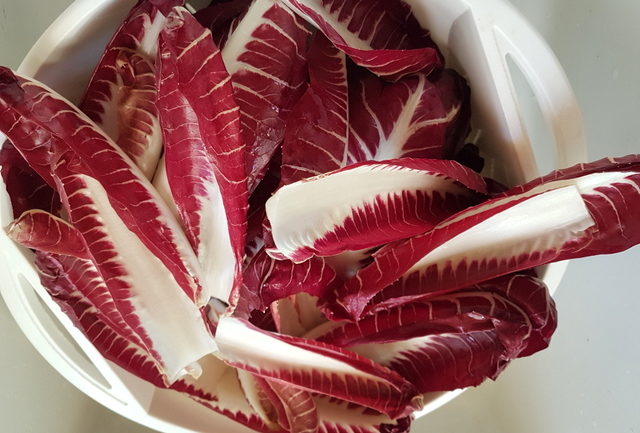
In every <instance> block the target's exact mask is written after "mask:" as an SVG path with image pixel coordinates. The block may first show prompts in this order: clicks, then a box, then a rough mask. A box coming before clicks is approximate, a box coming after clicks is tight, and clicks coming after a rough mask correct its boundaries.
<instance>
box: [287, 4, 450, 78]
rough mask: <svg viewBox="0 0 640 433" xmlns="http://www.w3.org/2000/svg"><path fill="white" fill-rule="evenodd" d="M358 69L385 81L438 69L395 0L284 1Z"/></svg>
mask: <svg viewBox="0 0 640 433" xmlns="http://www.w3.org/2000/svg"><path fill="white" fill-rule="evenodd" d="M283 1H284V3H286V4H287V5H288V6H289V7H290V8H292V9H293V10H294V11H296V13H297V14H299V15H300V16H302V17H303V18H304V19H306V20H307V21H309V22H310V23H311V24H313V25H314V26H316V27H317V28H318V29H319V30H320V31H322V32H323V33H324V34H325V36H327V37H328V38H329V40H331V42H332V43H333V44H334V45H335V46H336V47H337V48H339V49H340V50H342V51H344V52H345V53H346V54H348V55H349V57H351V59H353V61H354V62H356V63H357V64H358V65H360V66H363V67H366V68H368V69H369V70H371V71H372V72H373V73H375V74H376V75H379V76H381V77H384V78H386V79H389V80H397V79H399V78H402V77H403V76H406V75H410V74H413V73H416V72H420V71H424V72H427V73H428V72H431V71H433V70H434V69H437V68H440V67H441V66H442V58H441V56H440V53H439V51H438V49H437V47H436V46H435V44H434V43H433V41H431V39H430V38H429V35H428V32H427V31H426V30H422V29H421V28H420V26H419V24H418V23H417V21H416V19H415V18H414V16H413V14H412V13H411V8H410V7H409V6H408V5H407V4H406V3H404V2H403V1H400V0H368V1H363V0H283Z"/></svg>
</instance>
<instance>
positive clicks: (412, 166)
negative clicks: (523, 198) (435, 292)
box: [266, 158, 487, 262]
mask: <svg viewBox="0 0 640 433" xmlns="http://www.w3.org/2000/svg"><path fill="white" fill-rule="evenodd" d="M486 192H487V191H486V184H485V182H484V180H483V179H482V177H481V176H480V175H478V174H477V173H475V172H473V171H472V170H470V169H467V168H466V167H463V166H462V165H460V164H458V163H457V162H454V161H443V160H428V159H409V158H405V159H397V160H389V161H383V162H364V163H359V164H353V165H350V166H348V167H346V168H344V169H340V170H336V171H333V172H331V173H328V174H325V175H320V176H317V177H313V178H309V179H305V180H303V181H299V182H296V183H293V184H290V185H286V186H284V187H282V188H280V189H279V190H278V191H276V193H275V194H274V195H273V196H272V197H271V198H270V199H269V200H268V201H267V205H266V210H267V216H268V218H269V221H270V223H271V228H272V234H273V240H274V242H275V246H276V248H277V250H270V254H272V255H274V256H275V257H285V258H288V259H290V260H293V261H295V262H302V261H304V260H307V259H309V258H310V257H312V256H313V255H319V256H331V255H335V254H339V253H342V252H344V251H348V250H360V249H365V248H372V247H375V246H379V245H382V244H385V243H387V242H391V241H395V240H398V239H403V238H407V237H410V236H413V235H416V234H419V233H423V232H426V231H427V230H429V229H431V228H433V227H434V226H435V225H436V224H437V223H438V222H440V221H442V220H443V219H445V218H446V217H448V216H450V215H453V214H454V213H456V212H458V211H460V210H462V209H464V208H466V207H468V206H470V205H473V204H476V203H478V202H479V201H481V199H482V194H484V193H486ZM309 197H313V200H309Z"/></svg>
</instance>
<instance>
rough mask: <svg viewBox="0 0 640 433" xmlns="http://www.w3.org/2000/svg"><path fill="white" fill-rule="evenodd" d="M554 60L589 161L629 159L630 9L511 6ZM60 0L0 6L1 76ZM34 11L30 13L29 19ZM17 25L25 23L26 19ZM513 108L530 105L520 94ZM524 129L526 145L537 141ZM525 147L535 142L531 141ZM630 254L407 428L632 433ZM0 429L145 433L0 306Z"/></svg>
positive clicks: (635, 424)
mask: <svg viewBox="0 0 640 433" xmlns="http://www.w3.org/2000/svg"><path fill="white" fill-rule="evenodd" d="M512 2H513V3H514V4H515V5H516V6H517V7H518V8H519V9H520V10H521V11H522V12H523V13H524V14H525V15H526V16H527V17H528V18H529V19H530V20H531V22H532V23H533V24H534V25H535V26H536V27H537V28H538V29H539V31H540V32H541V33H542V34H543V36H544V37H545V38H546V39H547V40H548V41H549V43H550V45H551V46H552V48H553V49H554V51H555V52H556V54H557V55H558V57H559V58H560V61H561V63H562V64H563V65H564V67H565V70H566V71H567V74H568V76H569V79H570V80H571V82H572V84H573V86H574V90H575V92H576V94H577V96H578V99H579V100H580V102H581V104H582V107H583V114H584V118H585V122H586V125H587V137H588V141H589V156H590V159H598V158H601V157H604V156H609V155H611V156H613V155H624V154H628V153H634V152H635V153H639V152H640V143H639V140H638V138H639V137H640V133H639V127H640V44H639V43H638V41H640V26H638V24H637V22H638V18H640V2H638V1H637V0H611V1H605V0H537V1H532V0H512ZM69 3H70V1H69V0H48V1H46V2H39V1H37V0H0V64H4V65H8V66H14V67H15V66H17V64H18V63H19V61H20V59H21V57H22V56H23V55H24V54H25V53H26V51H27V49H28V48H29V47H30V46H31V44H33V42H34V41H35V40H36V39H37V37H38V36H39V34H40V33H41V32H42V30H44V28H45V27H46V26H47V25H48V23H49V22H50V21H51V20H53V18H54V17H55V16H57V14H58V13H59V11H60V10H61V9H62V8H64V7H65V5H66V4H69ZM36 11H37V13H36ZM25 17H26V19H25ZM523 95H524V96H523V99H522V102H523V105H527V106H528V105H529V104H528V99H527V97H526V92H524V93H523ZM537 125H538V122H536V119H535V118H534V120H533V122H532V127H531V130H532V131H533V136H534V137H538V138H541V137H544V133H542V132H539V131H538V127H537ZM534 143H535V141H534ZM636 266H640V248H638V247H636V248H634V249H632V250H630V251H628V252H626V253H623V254H619V255H616V256H606V257H596V258H590V259H582V260H580V261H574V262H572V263H571V264H570V265H569V268H568V271H567V274H566V276H565V278H564V280H563V282H562V284H561V285H560V289H559V291H558V293H557V295H556V301H557V305H558V311H559V328H558V331H557V332H556V335H555V336H554V339H553V341H552V344H551V347H550V348H549V349H548V350H546V351H544V352H542V353H540V354H537V355H535V356H533V357H531V358H528V359H521V360H517V361H515V362H513V364H512V365H511V366H510V367H509V368H508V369H507V370H506V372H505V373H504V374H503V375H502V376H501V377H500V378H499V379H498V381H497V382H495V383H493V382H491V383H485V384H484V385H482V386H481V387H480V388H477V389H473V390H469V391H467V392H465V393H464V394H463V395H462V396H461V397H459V398H458V399H456V400H455V401H453V402H452V403H450V404H448V405H447V406H445V407H443V408H441V409H439V410H437V411H436V412H434V413H432V414H430V415H428V416H426V417H424V418H422V419H420V420H418V421H416V422H415V424H414V427H413V429H412V431H413V432H414V433H418V432H420V433H430V432H433V433H463V432H464V433H469V432H472V433H485V432H486V433H542V432H544V433H573V432H575V433H578V432H580V433H582V432H602V433H609V432H616V433H623V432H625V433H626V432H640V411H639V410H638V404H639V403H640V398H639V397H638V395H637V393H636V391H637V390H638V389H640V367H639V365H640V344H639V343H638V335H640V321H637V320H635V316H636V315H638V307H639V306H640V287H638V286H639V283H638V282H637V278H638V277H637V276H636V275H635V270H636ZM0 341H1V342H2V350H0V389H1V390H2V392H0V419H1V420H2V421H1V422H0V426H1V428H0V429H1V430H2V431H3V432H8V433H45V432H46V433H85V432H91V433H115V432H122V431H126V432H128V433H137V432H140V433H142V432H149V431H150V430H147V429H145V428H142V427H139V426H137V425H135V424H133V423H131V422H129V421H127V420H125V419H123V418H121V417H119V416H117V415H114V414H112V413H111V412H109V411H108V410H106V409H104V408H102V407H101V406H99V405H98V404H97V403H94V402H93V401H91V400H90V399H88V398H87V397H85V396H84V395H83V394H82V393H81V392H79V391H78V390H76V389H75V388H73V386H72V385H70V384H68V383H67V382H66V381H65V380H64V379H63V378H62V377H61V376H59V375H58V374H57V373H56V372H55V371H54V370H53V368H51V367H50V366H49V365H48V364H47V363H46V361H44V360H43V359H42V358H41V357H40V355H39V354H38V353H37V352H36V351H35V350H34V349H33V348H32V347H31V346H30V344H29V343H28V341H27V340H26V339H25V338H24V336H23V335H22V334H21V332H20V331H19V329H18V327H17V326H16V324H15V323H14V322H13V320H12V318H11V316H10V315H9V313H8V311H7V309H6V307H5V305H4V304H3V303H2V301H1V300H0Z"/></svg>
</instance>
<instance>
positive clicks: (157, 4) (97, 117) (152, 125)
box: [79, 0, 184, 179]
mask: <svg viewBox="0 0 640 433" xmlns="http://www.w3.org/2000/svg"><path fill="white" fill-rule="evenodd" d="M180 4H184V1H181V0H163V1H160V0H158V1H148V0H143V1H141V2H139V3H138V4H137V5H136V6H135V7H134V8H133V9H132V10H131V11H130V12H129V14H128V16H127V17H126V18H125V20H124V22H123V23H122V25H121V26H120V27H119V28H118V30H116V33H115V34H114V35H113V37H112V39H111V41H110V42H109V43H108V44H107V47H106V49H105V51H104V54H103V55H102V58H101V59H100V61H99V62H98V65H97V66H96V69H95V71H94V72H93V75H92V77H91V79H90V81H89V85H88V87H87V90H86V92H85V95H84V97H83V100H82V102H81V103H80V106H79V107H80V109H81V110H82V111H83V112H84V113H86V114H87V116H89V118H90V119H91V120H93V121H94V122H96V124H98V125H99V126H100V127H101V128H102V129H103V130H104V131H105V132H106V133H107V135H109V137H110V138H111V139H112V140H113V141H115V142H116V143H117V144H118V146H120V148H121V149H122V150H123V151H124V152H125V153H126V154H127V155H128V156H129V157H130V158H131V159H132V160H133V161H134V162H135V164H136V165H137V166H138V167H139V168H140V169H141V170H142V172H143V173H144V174H145V176H146V177H147V179H151V178H152V177H153V174H154V172H155V169H156V165H157V163H158V159H159V158H160V152H161V150H162V137H161V132H160V125H159V123H158V112H157V109H156V107H155V100H156V94H157V89H156V83H155V67H154V61H155V57H156V51H157V45H158V34H159V32H160V30H161V29H162V26H163V24H164V20H165V16H164V15H166V14H167V13H168V11H169V10H170V9H171V7H173V6H174V5H180Z"/></svg>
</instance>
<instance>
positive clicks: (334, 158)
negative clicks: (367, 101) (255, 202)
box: [282, 34, 349, 184]
mask: <svg viewBox="0 0 640 433" xmlns="http://www.w3.org/2000/svg"><path fill="white" fill-rule="evenodd" d="M307 58H308V61H309V75H310V79H311V82H310V84H309V88H308V89H307V91H306V92H305V94H304V95H303V96H302V98H300V101H298V103H297V104H296V106H295V107H294V108H293V111H292V112H291V114H290V115H289V117H288V119H287V128H286V131H285V136H284V143H283V146H282V182H283V184H289V183H292V182H295V181H297V180H300V179H304V178H306V177H310V176H315V175H318V174H322V173H326V172H328V171H332V170H337V169H339V168H342V167H344V166H345V165H346V163H347V143H348V135H349V109H348V108H349V107H348V92H347V63H346V58H345V55H344V53H343V52H341V51H340V50H338V49H337V48H335V47H334V46H333V45H332V44H331V42H330V41H329V40H328V39H327V38H326V37H324V36H323V35H322V34H317V35H316V36H315V38H314V40H313V42H312V44H311V47H310V48H309V52H308V54H307Z"/></svg>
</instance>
